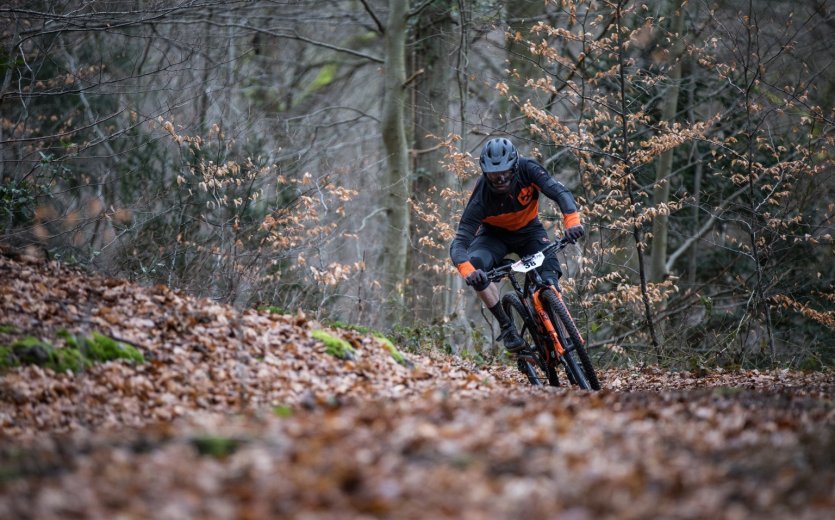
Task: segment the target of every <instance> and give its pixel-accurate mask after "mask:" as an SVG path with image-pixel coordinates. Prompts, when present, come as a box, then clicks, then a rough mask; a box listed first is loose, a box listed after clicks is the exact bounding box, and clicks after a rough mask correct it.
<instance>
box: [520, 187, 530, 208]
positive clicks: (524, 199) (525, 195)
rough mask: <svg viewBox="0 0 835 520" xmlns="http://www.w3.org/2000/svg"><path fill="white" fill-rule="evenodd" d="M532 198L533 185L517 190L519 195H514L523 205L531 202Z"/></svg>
mask: <svg viewBox="0 0 835 520" xmlns="http://www.w3.org/2000/svg"><path fill="white" fill-rule="evenodd" d="M532 198H533V186H525V187H524V188H522V189H521V191H519V195H518V196H517V197H516V200H518V201H519V203H520V204H521V205H523V206H527V205H528V204H530V203H531V199H532Z"/></svg>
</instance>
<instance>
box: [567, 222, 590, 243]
mask: <svg viewBox="0 0 835 520" xmlns="http://www.w3.org/2000/svg"><path fill="white" fill-rule="evenodd" d="M585 233H586V231H585V230H584V229H583V225H582V224H580V225H577V226H572V227H570V228H568V229H566V230H565V238H567V239H568V240H570V241H572V242H576V241H577V239H578V238H580V237H581V236H583V235H584V234H585Z"/></svg>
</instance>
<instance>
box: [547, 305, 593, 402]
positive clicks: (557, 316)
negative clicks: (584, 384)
mask: <svg viewBox="0 0 835 520" xmlns="http://www.w3.org/2000/svg"><path fill="white" fill-rule="evenodd" d="M540 298H542V301H543V305H544V306H545V311H546V312H547V313H548V316H549V317H550V318H551V321H553V322H554V326H560V327H561V329H562V330H563V331H564V332H565V333H566V334H564V335H567V336H568V339H569V340H570V341H571V345H563V347H565V348H566V349H567V350H570V352H566V356H571V354H572V353H573V352H576V353H577V357H579V358H580V365H581V368H582V370H583V375H584V376H585V379H586V380H587V381H588V383H589V387H590V389H591V390H600V380H599V379H598V378H597V373H596V372H595V370H594V365H592V363H591V358H589V353H588V351H587V350H586V347H585V343H584V342H583V339H582V337H581V336H580V331H578V330H577V326H576V325H575V324H574V320H573V319H571V314H569V312H568V309H567V308H566V307H565V304H564V303H563V302H562V300H561V299H560V298H559V297H558V296H557V295H556V293H554V291H553V290H552V289H543V291H542V292H541V293H540ZM571 358H573V356H571ZM569 365H574V366H576V363H570V362H569ZM578 383H579V381H578Z"/></svg>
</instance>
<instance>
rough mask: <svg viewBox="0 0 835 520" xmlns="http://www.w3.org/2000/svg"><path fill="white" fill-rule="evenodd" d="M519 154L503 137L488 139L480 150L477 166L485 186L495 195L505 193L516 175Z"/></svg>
mask: <svg viewBox="0 0 835 520" xmlns="http://www.w3.org/2000/svg"><path fill="white" fill-rule="evenodd" d="M518 161H519V153H518V152H517V151H516V147H515V146H513V143H511V142H510V140H508V139H506V138H504V137H497V138H494V139H490V140H489V141H487V143H485V144H484V148H482V149H481V159H480V160H479V164H480V166H481V171H482V173H483V174H484V178H485V180H486V181H487V186H488V187H489V188H490V189H491V190H492V191H494V192H496V193H507V192H509V191H510V188H511V186H512V184H513V180H514V177H515V175H516V163H517V162H518Z"/></svg>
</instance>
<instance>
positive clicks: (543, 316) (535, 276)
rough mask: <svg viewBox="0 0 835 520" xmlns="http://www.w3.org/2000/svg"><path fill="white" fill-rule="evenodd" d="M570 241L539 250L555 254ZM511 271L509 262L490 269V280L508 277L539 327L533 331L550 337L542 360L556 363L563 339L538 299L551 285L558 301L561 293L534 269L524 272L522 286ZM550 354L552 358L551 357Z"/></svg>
mask: <svg viewBox="0 0 835 520" xmlns="http://www.w3.org/2000/svg"><path fill="white" fill-rule="evenodd" d="M570 243H571V242H569V241H568V240H566V239H562V240H560V241H558V242H555V243H554V244H551V245H549V246H548V247H546V248H545V249H543V250H542V251H541V252H542V253H543V254H545V255H550V254H556V253H558V252H559V251H561V250H563V249H564V248H565V247H566V246H567V245H568V244H570ZM511 273H512V270H511V269H510V264H507V265H505V266H502V267H498V268H496V269H494V270H493V271H491V273H490V279H491V280H492V281H498V280H501V279H502V278H504V277H505V276H507V277H508V278H509V279H510V284H511V285H512V286H513V290H514V291H516V294H517V295H519V299H520V300H521V301H522V304H523V305H525V307H526V308H527V310H528V313H529V314H530V315H531V317H533V318H534V320H533V321H534V323H535V324H536V326H537V327H538V328H539V330H537V331H535V332H536V333H537V334H538V335H539V336H540V337H543V338H547V339H550V342H549V343H550V347H549V348H545V349H544V350H545V357H546V359H545V360H544V361H545V363H546V364H548V365H552V366H553V365H555V364H556V361H561V360H562V359H563V356H564V355H565V352H566V349H565V346H564V345H563V341H562V340H560V334H559V332H557V329H556V327H555V326H554V323H553V322H552V321H551V318H549V317H548V313H547V312H545V307H544V306H543V305H542V301H541V299H540V293H541V292H542V290H543V289H546V288H548V287H551V288H552V289H554V293H556V295H557V298H559V299H560V301H562V295H561V294H560V292H559V290H557V288H556V287H553V286H550V285H546V284H545V281H544V280H542V277H541V276H540V275H539V272H538V271H537V270H536V269H533V270H531V271H528V272H527V273H525V283H524V286H520V284H519V281H518V280H517V279H516V277H514V276H512V274H511ZM572 319H573V318H572ZM581 339H582V338H581ZM523 355H524V354H523ZM552 355H553V356H554V358H552Z"/></svg>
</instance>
